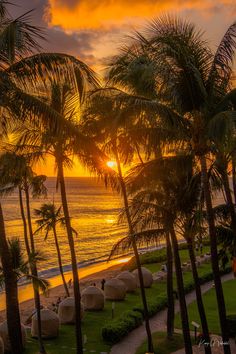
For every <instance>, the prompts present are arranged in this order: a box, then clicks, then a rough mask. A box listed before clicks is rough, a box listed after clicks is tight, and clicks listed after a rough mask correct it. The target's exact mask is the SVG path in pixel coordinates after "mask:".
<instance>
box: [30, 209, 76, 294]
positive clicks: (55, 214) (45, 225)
mask: <svg viewBox="0 0 236 354" xmlns="http://www.w3.org/2000/svg"><path fill="white" fill-rule="evenodd" d="M34 213H35V215H36V216H37V217H38V218H39V219H37V220H36V224H37V225H38V229H37V230H36V231H35V233H37V232H39V231H44V232H45V238H44V240H47V238H48V235H49V233H50V232H52V233H53V236H54V242H55V246H56V251H57V258H58V265H59V270H60V273H61V278H62V282H63V285H64V289H65V293H66V296H70V293H69V289H68V286H67V283H66V280H65V276H64V273H63V265H62V259H61V251H60V246H59V242H58V236H57V225H63V226H64V225H65V217H64V216H62V212H61V207H59V208H56V206H55V204H54V203H47V204H43V205H42V206H41V207H40V208H39V209H35V210H34Z"/></svg>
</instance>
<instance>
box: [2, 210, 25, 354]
mask: <svg viewBox="0 0 236 354" xmlns="http://www.w3.org/2000/svg"><path fill="white" fill-rule="evenodd" d="M0 257H1V264H2V272H3V277H4V284H5V291H6V313H7V325H8V333H9V339H10V343H11V348H12V351H13V352H14V353H16V354H22V353H23V344H22V336H21V322H20V311H19V302H18V294H17V277H16V274H15V272H14V267H13V261H12V258H11V253H10V249H9V244H8V242H7V238H6V233H5V227H4V218H3V213H2V207H1V204H0Z"/></svg>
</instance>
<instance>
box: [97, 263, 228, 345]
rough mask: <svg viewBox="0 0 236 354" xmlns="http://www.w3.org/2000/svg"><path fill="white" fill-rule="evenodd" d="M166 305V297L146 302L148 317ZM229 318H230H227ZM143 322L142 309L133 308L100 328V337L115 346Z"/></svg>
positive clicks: (202, 279) (210, 276)
mask: <svg viewBox="0 0 236 354" xmlns="http://www.w3.org/2000/svg"><path fill="white" fill-rule="evenodd" d="M231 271H232V269H231V267H227V268H225V269H224V270H222V271H221V275H223V274H227V273H230V272H231ZM199 280H200V283H201V284H204V283H206V282H208V281H211V280H213V273H210V272H209V273H206V274H204V275H202V276H200V277H199ZM194 288H195V286H194V281H193V280H191V281H188V282H185V284H184V290H185V294H187V293H189V292H191V291H192V290H194ZM167 304H168V300H167V297H166V296H157V297H156V299H155V300H152V301H148V314H149V317H152V316H154V315H156V314H157V313H158V312H160V311H161V310H163V309H164V308H165V307H166V306H167ZM228 317H230V316H228ZM142 322H143V307H142V306H141V305H140V306H135V307H134V308H132V310H131V311H125V312H123V314H122V315H121V316H119V317H117V318H116V319H114V320H112V321H111V322H109V323H108V324H106V325H105V326H104V327H103V328H102V337H103V339H104V340H105V341H106V342H109V343H111V344H115V343H117V342H119V341H120V340H121V339H122V338H123V337H125V336H126V335H127V334H129V332H131V331H132V330H133V329H135V328H137V327H138V326H140V325H141V324H142Z"/></svg>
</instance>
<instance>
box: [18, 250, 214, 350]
mask: <svg viewBox="0 0 236 354" xmlns="http://www.w3.org/2000/svg"><path fill="white" fill-rule="evenodd" d="M207 251H208V249H207V248H205V249H204V252H207ZM161 252H163V250H162V251H161ZM155 253H157V251H155ZM180 254H181V259H182V262H184V261H187V260H188V252H187V251H186V250H181V251H180ZM163 263H164V262H161V263H160V264H157V263H154V264H152V263H150V264H145V267H147V268H149V269H150V270H151V271H152V272H156V271H158V270H159V269H160V267H161V264H163ZM199 271H200V274H201V273H202V274H203V273H206V272H210V265H209V264H206V265H203V266H201V267H200V268H199ZM184 280H185V282H188V281H190V280H192V272H190V271H188V272H185V273H184ZM146 294H147V299H148V302H149V301H150V302H152V300H153V299H155V298H156V297H157V296H158V297H162V296H163V297H164V296H166V282H165V281H162V282H159V283H158V284H157V283H155V284H153V286H152V288H150V289H146ZM138 305H141V299H140V291H139V290H137V291H136V292H135V293H134V294H127V296H126V298H125V301H120V302H116V307H115V316H117V317H118V316H119V315H120V314H121V313H123V312H124V311H126V310H129V309H132V307H135V306H138ZM110 321H111V302H110V301H106V303H105V309H104V311H101V312H86V313H85V316H84V319H83V328H82V330H83V334H84V335H85V334H86V337H87V343H86V345H85V349H86V352H90V351H92V350H94V353H100V352H109V349H110V348H111V345H110V344H109V343H104V341H103V339H102V336H101V328H102V327H103V326H104V324H106V323H109V322H110ZM45 344H46V348H47V352H48V354H68V353H73V352H74V351H75V349H73V348H75V336H74V326H65V325H64V326H61V328H60V335H59V337H58V338H56V339H53V340H48V341H45ZM36 352H37V341H36V340H34V339H31V338H29V339H28V342H27V349H26V351H25V353H26V354H35V353H36Z"/></svg>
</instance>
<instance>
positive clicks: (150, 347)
mask: <svg viewBox="0 0 236 354" xmlns="http://www.w3.org/2000/svg"><path fill="white" fill-rule="evenodd" d="M114 154H115V157H116V163H117V168H118V174H119V179H120V185H121V190H122V196H123V201H124V206H125V213H126V219H127V223H128V227H129V234H130V235H131V236H132V235H133V234H134V230H133V225H132V221H131V216H130V212H129V203H128V196H127V191H126V186H125V183H124V179H123V175H122V170H121V165H120V159H119V156H118V151H117V148H116V146H115V145H114ZM132 247H133V251H134V256H135V260H136V264H137V269H138V277H139V283H140V291H141V297H142V302H143V311H144V321H145V328H146V333H147V341H148V352H149V353H154V348H153V342H152V333H151V329H150V324H149V316H148V305H147V299H146V294H145V288H144V282H143V274H142V269H141V262H140V258H139V253H138V248H137V245H136V242H135V239H134V237H132Z"/></svg>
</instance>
